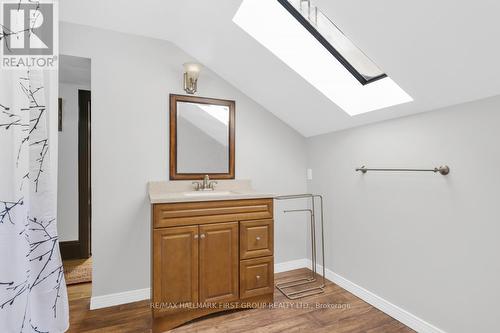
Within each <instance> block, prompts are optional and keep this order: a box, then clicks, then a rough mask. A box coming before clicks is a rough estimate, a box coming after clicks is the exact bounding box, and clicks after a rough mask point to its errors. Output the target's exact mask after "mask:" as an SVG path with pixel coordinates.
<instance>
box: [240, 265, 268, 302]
mask: <svg viewBox="0 0 500 333" xmlns="http://www.w3.org/2000/svg"><path fill="white" fill-rule="evenodd" d="M273 290H274V258H273V257H265V258H258V259H248V260H242V261H240V298H248V297H253V296H259V295H265V294H272V293H273Z"/></svg>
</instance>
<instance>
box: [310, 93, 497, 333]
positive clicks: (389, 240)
mask: <svg viewBox="0 0 500 333" xmlns="http://www.w3.org/2000/svg"><path fill="white" fill-rule="evenodd" d="M499 109H500V97H496V98H491V99H486V100H482V101H477V102H473V103H468V104H462V105H459V106H454V107H449V108H446V109H443V110H439V111H434V112H431V113H426V114H421V115H418V116H412V117H407V118H400V119H397V120H392V121H386V122H383V123H378V124H373V125H369V126H364V127H359V128H355V129H352V130H346V131H342V132H337V133H333V134H327V135H322V136H317V137H313V138H311V139H309V140H308V150H309V167H311V168H312V169H313V176H314V178H313V180H312V181H310V182H309V184H308V187H309V190H311V191H313V192H318V193H323V194H324V195H325V200H326V203H327V205H326V219H327V223H328V226H327V240H328V246H327V250H328V251H327V263H328V264H327V267H328V268H329V269H331V270H332V271H334V272H336V273H338V274H340V275H341V276H343V277H345V278H347V279H349V280H351V281H352V282H354V283H356V284H358V285H360V286H362V287H364V288H366V289H368V290H369V291H371V292H373V293H375V294H377V295H379V296H381V297H382V298H385V299H386V300H388V301H390V302H392V303H394V304H396V305H398V306H399V307H401V308H403V309H405V310H407V311H409V312H411V313H413V314H414V315H416V316H418V317H420V318H422V319H424V320H426V321H427V322H429V323H431V324H434V325H435V326H437V327H439V328H441V329H443V330H445V331H447V332H464V333H466V332H498V331H499V330H500V317H499V316H498V313H500V306H499V303H498V296H499V295H500V285H499V283H498V281H500V260H499V259H498V254H499V253H500V242H499V240H498V237H499V235H500V208H499V207H500V205H499V194H498V193H499V191H500V173H498V172H497V169H498V166H499V165H500V141H499V131H500V112H499ZM440 164H448V165H449V166H450V168H451V173H450V174H449V175H448V176H446V177H444V176H441V175H437V174H432V173H397V172H393V173H367V174H365V175H363V174H360V173H356V172H354V168H356V167H359V166H361V165H367V166H371V167H410V168H411V167H422V168H428V167H433V166H438V165H440Z"/></svg>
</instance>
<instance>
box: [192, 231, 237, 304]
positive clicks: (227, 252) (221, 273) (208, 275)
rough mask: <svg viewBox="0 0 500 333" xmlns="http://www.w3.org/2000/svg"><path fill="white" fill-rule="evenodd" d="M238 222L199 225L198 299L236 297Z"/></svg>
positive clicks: (226, 300) (219, 300) (227, 298)
mask: <svg viewBox="0 0 500 333" xmlns="http://www.w3.org/2000/svg"><path fill="white" fill-rule="evenodd" d="M238 260H239V259H238V222H230V223H217V224H206V225H201V226H200V302H229V301H233V300H236V299H238Z"/></svg>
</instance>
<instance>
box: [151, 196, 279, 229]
mask: <svg viewBox="0 0 500 333" xmlns="http://www.w3.org/2000/svg"><path fill="white" fill-rule="evenodd" d="M272 218H273V199H245V200H224V201H204V202H179V203H166V204H155V205H154V207H153V221H154V228H165V227H172V226H184V225H196V224H205V223H217V222H231V221H242V220H255V219H272Z"/></svg>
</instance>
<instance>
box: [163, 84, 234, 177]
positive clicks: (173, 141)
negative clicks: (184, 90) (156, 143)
mask: <svg viewBox="0 0 500 333" xmlns="http://www.w3.org/2000/svg"><path fill="white" fill-rule="evenodd" d="M177 102H189V103H198V104H211V105H222V106H228V107H229V158H228V163H229V165H228V171H229V172H227V173H178V172H177ZM234 113H235V102H234V101H230V100H225V99H215V98H206V97H197V96H186V95H174V94H170V180H198V179H203V177H204V176H205V175H209V176H210V178H211V179H234V152H235V149H234V145H235V144H234V143H235V140H234V120H235V118H234Z"/></svg>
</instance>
